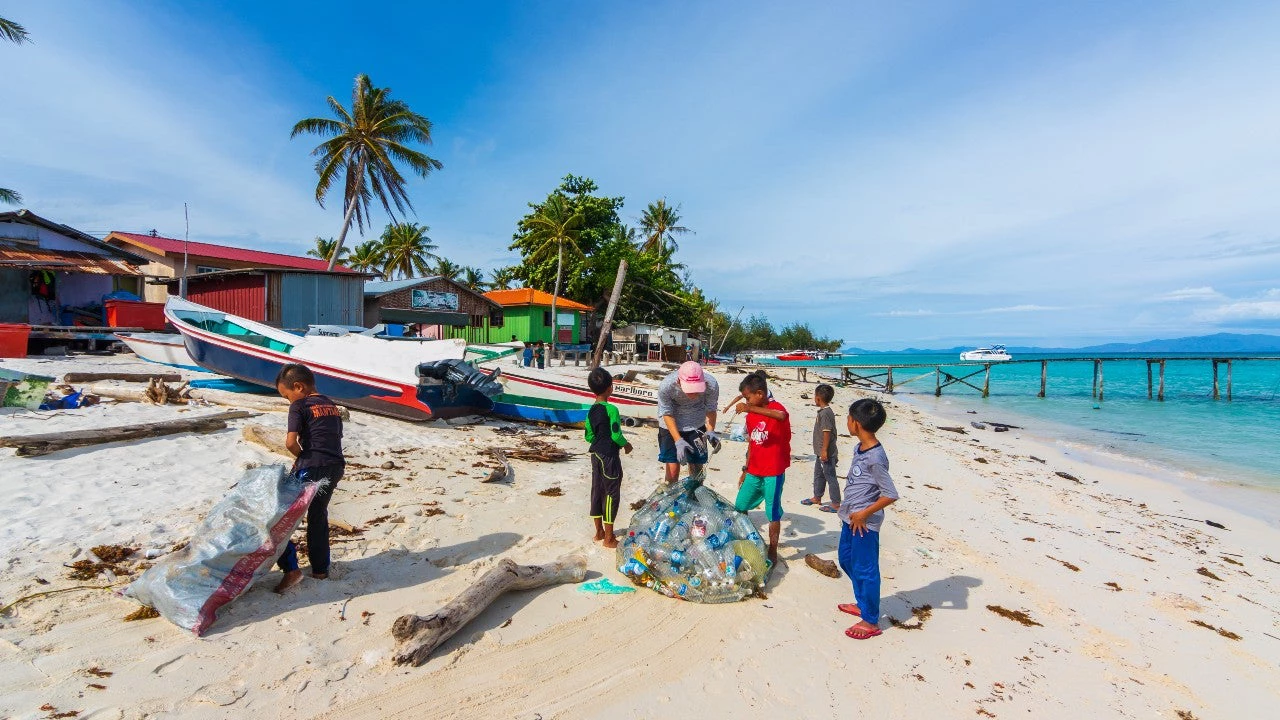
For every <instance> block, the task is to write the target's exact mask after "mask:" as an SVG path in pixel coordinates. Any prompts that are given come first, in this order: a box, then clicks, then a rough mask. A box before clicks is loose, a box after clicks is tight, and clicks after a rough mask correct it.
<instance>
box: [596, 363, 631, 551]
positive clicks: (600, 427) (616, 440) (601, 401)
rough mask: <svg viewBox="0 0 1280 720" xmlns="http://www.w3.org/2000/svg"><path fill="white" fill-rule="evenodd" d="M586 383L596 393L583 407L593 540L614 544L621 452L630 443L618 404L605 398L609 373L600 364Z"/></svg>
mask: <svg viewBox="0 0 1280 720" xmlns="http://www.w3.org/2000/svg"><path fill="white" fill-rule="evenodd" d="M587 387H589V388H591V392H593V393H595V394H596V402H595V404H594V405H592V406H591V409H590V410H588V411H587V430H586V440H587V442H588V443H591V447H590V452H591V511H590V512H591V519H592V520H594V521H595V524H596V536H595V538H594V540H596V541H597V542H599V541H601V540H603V541H604V542H603V545H604V546H605V547H607V548H616V547H618V541H617V539H616V538H614V536H613V519H614V517H615V516H616V515H617V514H618V504H619V503H620V502H621V501H622V456H621V455H619V454H618V451H619V450H625V451H626V453H627V454H628V455H630V454H631V443H630V442H628V441H627V438H626V436H624V435H623V434H622V418H621V417H620V416H619V414H618V406H616V405H614V404H613V403H611V402H609V396H610V395H612V394H613V376H612V375H610V374H609V371H608V370H605V369H604V368H596V369H595V370H592V371H591V374H589V375H587Z"/></svg>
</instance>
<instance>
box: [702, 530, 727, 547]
mask: <svg viewBox="0 0 1280 720" xmlns="http://www.w3.org/2000/svg"><path fill="white" fill-rule="evenodd" d="M731 539H732V538H731V537H730V536H729V533H728V532H726V531H724V530H721V531H720V532H718V533H716V534H714V535H708V536H707V547H710V548H711V549H712V550H719V549H720V548H722V547H724V546H725V544H727V543H728V542H729V540H731Z"/></svg>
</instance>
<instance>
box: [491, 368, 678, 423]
mask: <svg viewBox="0 0 1280 720" xmlns="http://www.w3.org/2000/svg"><path fill="white" fill-rule="evenodd" d="M486 364H487V365H492V366H493V369H495V370H496V369H497V364H496V362H493V361H490V362H489V363H486ZM501 370H502V372H501V377H500V378H499V379H498V380H499V382H501V383H502V385H503V387H504V388H506V389H505V393H507V394H511V395H519V396H522V397H526V398H537V399H540V400H554V401H558V402H564V403H573V404H579V405H581V404H585V405H587V406H590V405H591V403H593V402H595V397H596V394H595V393H593V392H591V389H590V388H588V387H587V376H586V373H582V372H577V373H571V372H562V371H561V369H552V368H549V367H548V368H544V369H541V370H539V369H538V368H534V367H524V366H522V365H503V366H502V367H501ZM609 402H611V403H613V404H614V405H617V406H618V410H619V412H621V413H622V415H624V416H626V417H632V418H639V419H656V418H657V417H658V388H657V386H656V385H650V384H648V383H641V382H634V381H627V380H619V379H616V378H615V379H614V382H613V396H612V397H611V398H609ZM584 420H585V416H584Z"/></svg>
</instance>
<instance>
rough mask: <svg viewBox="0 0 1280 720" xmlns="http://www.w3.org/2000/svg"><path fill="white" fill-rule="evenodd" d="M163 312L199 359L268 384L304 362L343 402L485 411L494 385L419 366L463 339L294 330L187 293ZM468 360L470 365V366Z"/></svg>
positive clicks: (395, 413)
mask: <svg viewBox="0 0 1280 720" xmlns="http://www.w3.org/2000/svg"><path fill="white" fill-rule="evenodd" d="M164 312H165V317H166V318H167V319H168V320H169V322H170V323H171V324H172V325H173V326H174V327H175V328H176V329H177V330H178V332H179V333H181V335H182V338H183V342H184V343H185V345H186V348H187V352H188V353H189V354H190V356H191V358H192V359H193V360H195V362H196V364H198V365H199V366H201V367H202V368H205V369H207V370H210V371H212V372H215V373H219V374H222V375H227V376H230V377H233V378H238V379H240V380H244V381H246V382H251V383H254V384H257V385H261V386H264V387H268V388H273V389H274V387H275V379H276V375H277V373H279V371H280V368H281V367H283V366H284V365H286V364H288V363H302V364H303V365H306V366H307V367H308V368H310V369H311V371H312V372H313V373H315V376H316V390H317V391H318V392H320V393H321V394H324V395H327V396H329V397H330V398H333V400H334V402H337V403H338V404H340V405H346V406H349V407H353V408H357V409H360V410H366V411H368V412H372V413H377V414H380V415H388V416H391V417H395V418H400V419H403V420H412V421H422V420H430V419H433V418H450V417H457V416H459V415H469V414H474V413H485V412H488V411H489V410H490V409H491V408H492V407H493V400H492V398H491V396H492V395H496V394H497V393H498V388H497V386H496V385H495V384H493V383H487V385H492V386H493V389H489V388H487V387H486V383H472V382H469V381H468V382H460V381H459V380H458V378H457V372H452V373H444V372H438V373H432V372H426V373H424V372H422V371H421V370H420V367H422V366H426V365H430V364H432V363H439V362H440V361H449V360H457V361H461V359H462V357H463V354H464V353H465V351H466V343H465V342H464V341H462V340H436V341H431V342H421V343H394V342H388V341H386V340H382V339H379V338H376V337H371V336H368V335H360V334H349V335H343V336H340V337H329V336H323V335H317V336H299V335H293V334H291V333H288V332H285V331H283V330H280V329H277V328H273V327H270V326H268V325H263V324H261V323H257V322H254V321H252V320H247V319H245V318H241V317H237V316H235V315H231V314H229V313H225V312H222V311H219V310H214V309H213V308H209V307H205V306H203V305H198V304H196V303H193V302H190V301H188V300H182V299H180V298H176V297H171V298H169V301H168V302H167V303H166V304H165V310H164ZM467 367H469V366H467Z"/></svg>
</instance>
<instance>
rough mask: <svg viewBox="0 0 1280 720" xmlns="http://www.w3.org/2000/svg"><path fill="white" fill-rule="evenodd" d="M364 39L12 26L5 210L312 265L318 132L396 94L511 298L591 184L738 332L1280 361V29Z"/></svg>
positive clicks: (932, 12) (573, 14) (285, 11)
mask: <svg viewBox="0 0 1280 720" xmlns="http://www.w3.org/2000/svg"><path fill="white" fill-rule="evenodd" d="M831 5H838V7H828V6H831ZM353 8H356V6H353V5H351V4H350V3H349V2H329V1H327V0H315V1H313V2H272V3H262V2H257V1H253V2H250V1H248V0H231V1H228V2H203V1H191V2H160V1H157V2H135V3H124V2H116V1H112V0H52V1H50V0H10V1H9V2H6V3H5V4H4V6H3V9H2V10H0V13H2V14H3V16H4V17H7V18H9V19H11V20H15V21H17V22H19V23H21V24H23V25H24V26H25V27H26V28H27V30H28V31H29V32H30V34H31V37H32V42H31V43H29V44H24V45H21V46H15V45H11V44H5V45H0V62H3V64H4V67H5V68H6V77H7V78H8V79H9V82H8V83H6V92H5V96H4V100H3V101H0V138H3V140H2V141H0V187H7V188H12V189H15V190H18V191H19V192H21V193H22V194H23V196H24V202H23V204H22V206H23V207H26V208H29V209H30V210H32V211H33V212H35V213H37V214H40V215H43V216H45V217H48V218H50V219H53V220H55V221H58V222H63V223H67V224H69V225H72V226H74V227H77V228H79V229H82V230H85V231H87V232H90V233H93V234H97V235H105V234H106V233H107V232H109V231H111V230H124V231H147V230H150V229H156V230H157V231H159V232H160V233H161V234H165V235H169V236H174V237H181V236H182V234H183V232H184V223H183V203H184V202H185V203H187V204H188V205H189V208H190V218H191V221H190V222H191V230H190V232H191V239H193V240H200V241H205V242H220V243H226V244H231V245H239V246H244V247H254V248H260V249H268V250H275V251H280V252H292V253H299V254H300V253H302V252H304V251H305V250H306V249H308V248H310V247H312V246H313V244H314V243H313V239H314V238H315V237H316V236H318V235H319V236H324V237H332V236H334V235H336V234H337V232H338V230H339V227H340V225H341V221H342V208H341V200H340V198H339V197H337V196H335V198H334V199H332V200H330V201H329V202H328V203H326V207H323V208H322V207H320V206H319V205H318V204H317V203H316V201H315V196H314V195H315V172H314V169H313V160H312V158H311V157H310V155H309V153H310V151H311V150H312V149H313V148H314V147H315V145H316V144H317V142H318V139H316V138H311V137H303V138H298V139H290V137H289V132H290V129H291V128H292V126H293V124H294V123H295V122H296V121H297V120H299V119H301V118H304V117H311V116H324V115H325V114H326V112H327V110H326V107H325V98H326V97H327V96H334V97H335V98H337V99H338V100H339V101H340V102H343V103H344V104H348V103H349V101H350V92H351V85H352V83H353V79H354V77H355V76H356V74H358V73H366V74H368V75H369V76H370V77H371V78H372V80H373V82H374V84H375V85H378V86H383V87H389V88H391V92H392V95H393V97H396V98H400V99H403V100H405V101H406V102H408V103H409V104H410V106H411V107H413V108H414V109H415V110H416V111H417V112H420V113H422V114H424V115H426V116H427V117H429V118H430V119H431V120H432V122H433V123H434V128H433V136H434V144H433V145H432V146H431V147H430V148H429V150H428V152H429V154H431V155H432V156H433V157H435V158H436V159H438V160H440V161H441V162H442V163H443V165H444V168H443V170H441V171H439V172H438V173H434V174H432V175H431V176H430V177H429V178H427V179H425V180H421V179H414V180H413V181H411V182H410V185H409V194H410V198H411V200H412V202H413V206H414V210H415V214H414V216H411V218H410V219H413V220H416V221H417V222H421V223H424V224H426V225H428V226H430V228H431V230H430V233H429V234H430V236H431V238H432V240H433V241H434V242H435V243H436V244H438V245H439V246H440V252H441V253H442V254H444V255H446V256H447V257H449V258H450V259H451V260H453V261H455V262H458V263H462V264H465V265H478V266H481V267H483V268H486V269H489V268H495V267H499V266H502V265H506V264H511V263H512V262H513V261H514V260H515V259H516V258H515V257H514V256H513V254H512V253H511V252H510V251H509V250H508V246H509V244H510V238H511V234H512V232H513V231H514V228H515V224H516V221H517V220H518V219H519V218H520V217H521V216H522V215H523V214H524V213H525V211H526V210H527V206H528V203H530V202H534V201H539V200H541V199H543V198H545V197H546V195H547V193H548V192H550V191H551V190H552V189H554V188H555V186H556V185H557V184H558V183H559V180H560V178H562V177H563V176H564V175H566V174H569V173H573V174H575V175H580V176H587V177H590V178H592V179H594V180H595V181H596V182H597V183H598V184H599V185H600V188H601V191H602V192H603V193H604V194H608V195H611V196H623V197H625V198H626V205H625V207H624V208H623V211H622V215H623V218H624V219H625V220H627V221H628V222H632V223H634V222H635V221H636V220H638V218H639V216H640V214H641V212H642V211H643V209H644V206H645V205H646V204H647V203H648V202H650V201H653V200H656V199H659V198H664V197H665V198H666V199H667V200H668V202H670V203H672V204H676V205H678V206H679V207H680V212H681V215H682V218H683V224H684V225H686V226H688V227H689V228H691V229H692V230H693V231H694V233H692V234H688V235H684V236H682V237H681V238H679V243H680V252H679V254H678V256H677V259H678V260H679V261H681V262H683V263H684V264H685V265H686V266H687V267H688V269H689V272H690V276H691V278H692V281H693V282H694V283H695V284H696V285H697V286H698V287H701V288H702V289H703V291H704V292H706V293H707V294H708V295H710V296H712V297H714V298H716V299H717V300H718V301H719V303H720V304H721V306H722V307H723V308H724V309H726V310H727V311H728V312H729V313H730V314H731V315H732V314H736V313H737V312H738V309H739V308H745V310H744V312H743V316H744V317H746V316H749V315H752V314H756V313H758V314H763V315H765V316H767V317H768V318H769V319H770V320H771V321H773V322H774V324H775V325H782V324H786V323H792V322H804V323H808V324H809V325H810V327H811V328H813V329H814V330H815V331H816V332H818V333H821V334H825V335H828V336H830V337H835V338H841V339H843V340H844V342H845V344H846V345H854V346H858V347H865V348H874V349H892V348H900V347H905V346H915V347H949V346H952V345H963V344H975V345H976V344H982V343H989V342H1003V343H1008V344H1018V345H1027V344H1037V345H1042V346H1062V347H1067V346H1072V345H1084V344H1091V343H1097V342H1108V341H1124V340H1146V339H1153V338H1165V337H1181V336H1185V335H1196V334H1205V333H1213V332H1262V333H1276V332H1280V202H1277V201H1276V198H1277V191H1278V190H1280V94H1278V93H1276V91H1275V90H1276V88H1277V87H1280V43H1277V42H1275V40H1274V37H1275V32H1274V31H1275V28H1277V27H1280V4H1277V3H1272V2H1217V3H1205V2H1178V1H1176V0H1175V1H1170V2H1162V3H1151V2H1123V1H1119V0H1117V1H1114V2H1078V3H1025V2H1016V1H1008V2H996V1H994V0H992V1H986V2H962V1H956V2H948V1H947V0H930V1H927V2H913V1H907V2H901V3H877V2H865V3H863V2H849V3H839V4H836V3H766V2H742V1H738V2H699V3H680V2H648V3H623V2H567V1H566V2H552V1H550V0H533V1H526V2H511V3H500V2H485V3H445V2H439V3H436V2H413V3H408V2H404V3H381V4H374V5H368V6H361V7H360V8H359V9H357V10H354V11H353ZM353 13H354V14H353ZM385 222H386V218H385V217H384V216H381V215H375V217H374V219H373V227H372V229H370V230H368V231H367V234H368V236H370V237H372V236H376V235H377V234H378V232H379V231H380V229H381V227H382V225H383V224H384V223H385ZM354 239H356V240H358V238H354Z"/></svg>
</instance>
